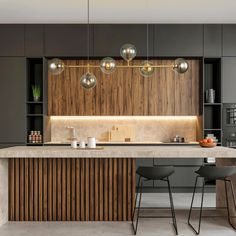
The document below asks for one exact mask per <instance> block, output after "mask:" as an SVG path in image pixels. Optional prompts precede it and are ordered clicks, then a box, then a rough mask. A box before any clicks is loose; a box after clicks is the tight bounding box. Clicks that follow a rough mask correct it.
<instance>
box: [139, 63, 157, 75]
mask: <svg viewBox="0 0 236 236" xmlns="http://www.w3.org/2000/svg"><path fill="white" fill-rule="evenodd" d="M141 66H142V67H140V74H141V75H142V76H144V77H149V76H152V75H153V73H154V67H152V66H153V63H152V62H150V61H143V62H142V63H141Z"/></svg>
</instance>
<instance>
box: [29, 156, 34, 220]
mask: <svg viewBox="0 0 236 236" xmlns="http://www.w3.org/2000/svg"><path fill="white" fill-rule="evenodd" d="M29 220H30V221H33V220H34V159H29Z"/></svg>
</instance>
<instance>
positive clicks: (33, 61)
mask: <svg viewBox="0 0 236 236" xmlns="http://www.w3.org/2000/svg"><path fill="white" fill-rule="evenodd" d="M44 63H45V60H44V58H27V101H26V107H27V115H26V116H27V117H26V120H27V126H26V127H27V132H26V140H27V143H26V144H27V145H43V143H44V124H45V122H46V121H45V120H47V116H45V105H44V101H45V99H44V97H45V84H44V74H45V71H44ZM33 85H37V86H39V87H40V89H41V96H40V99H39V101H34V99H33V93H32V86H33ZM31 131H40V133H41V135H42V143H30V142H29V134H30V132H31Z"/></svg>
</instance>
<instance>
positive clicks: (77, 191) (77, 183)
mask: <svg viewBox="0 0 236 236" xmlns="http://www.w3.org/2000/svg"><path fill="white" fill-rule="evenodd" d="M75 162H76V163H75V165H76V167H75V196H76V197H75V198H76V199H75V202H76V207H75V220H77V221H79V220H80V219H81V218H80V195H81V191H80V174H81V171H80V159H76V161H75Z"/></svg>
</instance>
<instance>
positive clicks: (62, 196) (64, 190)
mask: <svg viewBox="0 0 236 236" xmlns="http://www.w3.org/2000/svg"><path fill="white" fill-rule="evenodd" d="M61 164H62V166H61V169H62V173H61V175H62V182H61V190H62V195H61V204H62V212H61V213H62V220H63V221H66V159H65V158H63V159H62V163H61Z"/></svg>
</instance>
